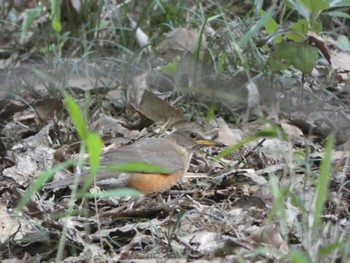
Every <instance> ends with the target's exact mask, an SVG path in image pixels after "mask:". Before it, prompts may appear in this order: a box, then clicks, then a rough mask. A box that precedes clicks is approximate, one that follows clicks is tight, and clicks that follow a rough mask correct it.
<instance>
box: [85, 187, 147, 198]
mask: <svg viewBox="0 0 350 263" xmlns="http://www.w3.org/2000/svg"><path fill="white" fill-rule="evenodd" d="M142 196H143V194H142V193H141V192H139V191H137V190H135V189H130V188H120V189H114V190H110V191H103V192H97V193H84V194H82V196H81V197H82V198H99V199H106V198H117V199H120V198H123V197H134V198H138V197H142Z"/></svg>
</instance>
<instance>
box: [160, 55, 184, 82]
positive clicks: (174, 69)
mask: <svg viewBox="0 0 350 263" xmlns="http://www.w3.org/2000/svg"><path fill="white" fill-rule="evenodd" d="M179 62H180V56H176V57H174V58H173V60H172V61H171V62H170V63H168V64H166V65H164V66H163V67H161V68H160V71H162V72H163V73H165V74H167V75H169V76H172V77H176V76H177V73H178V67H179Z"/></svg>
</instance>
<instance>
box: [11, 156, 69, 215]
mask: <svg viewBox="0 0 350 263" xmlns="http://www.w3.org/2000/svg"><path fill="white" fill-rule="evenodd" d="M70 165H72V162H64V163H61V164H59V165H57V166H55V167H53V168H52V169H50V170H48V171H46V172H44V173H42V174H41V175H39V176H38V178H36V180H35V181H34V182H33V183H32V184H31V185H30V187H29V189H27V191H26V192H25V193H24V195H23V196H22V198H21V200H20V201H19V203H18V205H17V206H16V210H18V211H20V210H22V209H23V207H24V206H25V205H26V204H27V203H28V202H29V200H30V198H31V197H32V196H33V194H34V193H36V192H37V191H38V190H39V189H40V188H41V187H42V186H43V185H44V184H45V183H46V182H47V181H49V180H50V179H51V178H52V177H53V176H54V175H55V173H57V172H58V171H61V170H63V169H66V168H68V167H69V166H70Z"/></svg>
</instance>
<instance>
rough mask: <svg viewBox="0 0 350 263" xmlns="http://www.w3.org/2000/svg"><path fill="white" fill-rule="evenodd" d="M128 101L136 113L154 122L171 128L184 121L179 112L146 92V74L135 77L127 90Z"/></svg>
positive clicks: (149, 92)
mask: <svg viewBox="0 0 350 263" xmlns="http://www.w3.org/2000/svg"><path fill="white" fill-rule="evenodd" d="M128 99H129V101H130V102H131V105H132V106H133V107H134V108H135V109H136V110H137V111H139V112H140V113H141V114H143V115H144V116H146V117H147V118H149V119H151V120H152V121H154V122H163V123H167V124H168V125H169V126H171V125H172V124H174V123H176V122H178V121H182V120H186V118H185V116H184V115H183V114H182V113H181V112H180V111H179V110H177V109H175V108H174V107H173V106H171V105H170V104H169V103H168V102H166V101H164V100H162V99H160V98H158V97H157V96H156V95H154V94H153V93H152V92H151V91H149V90H148V85H147V73H145V74H142V75H139V76H137V77H135V79H134V83H133V85H131V86H129V88H128Z"/></svg>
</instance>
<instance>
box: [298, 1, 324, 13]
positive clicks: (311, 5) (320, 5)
mask: <svg viewBox="0 0 350 263" xmlns="http://www.w3.org/2000/svg"><path fill="white" fill-rule="evenodd" d="M300 1H301V2H302V3H303V4H304V5H305V6H306V7H307V8H308V9H309V10H310V11H311V13H317V12H320V11H323V10H326V9H328V8H329V5H328V4H327V3H326V2H325V1H324V0H300Z"/></svg>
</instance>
